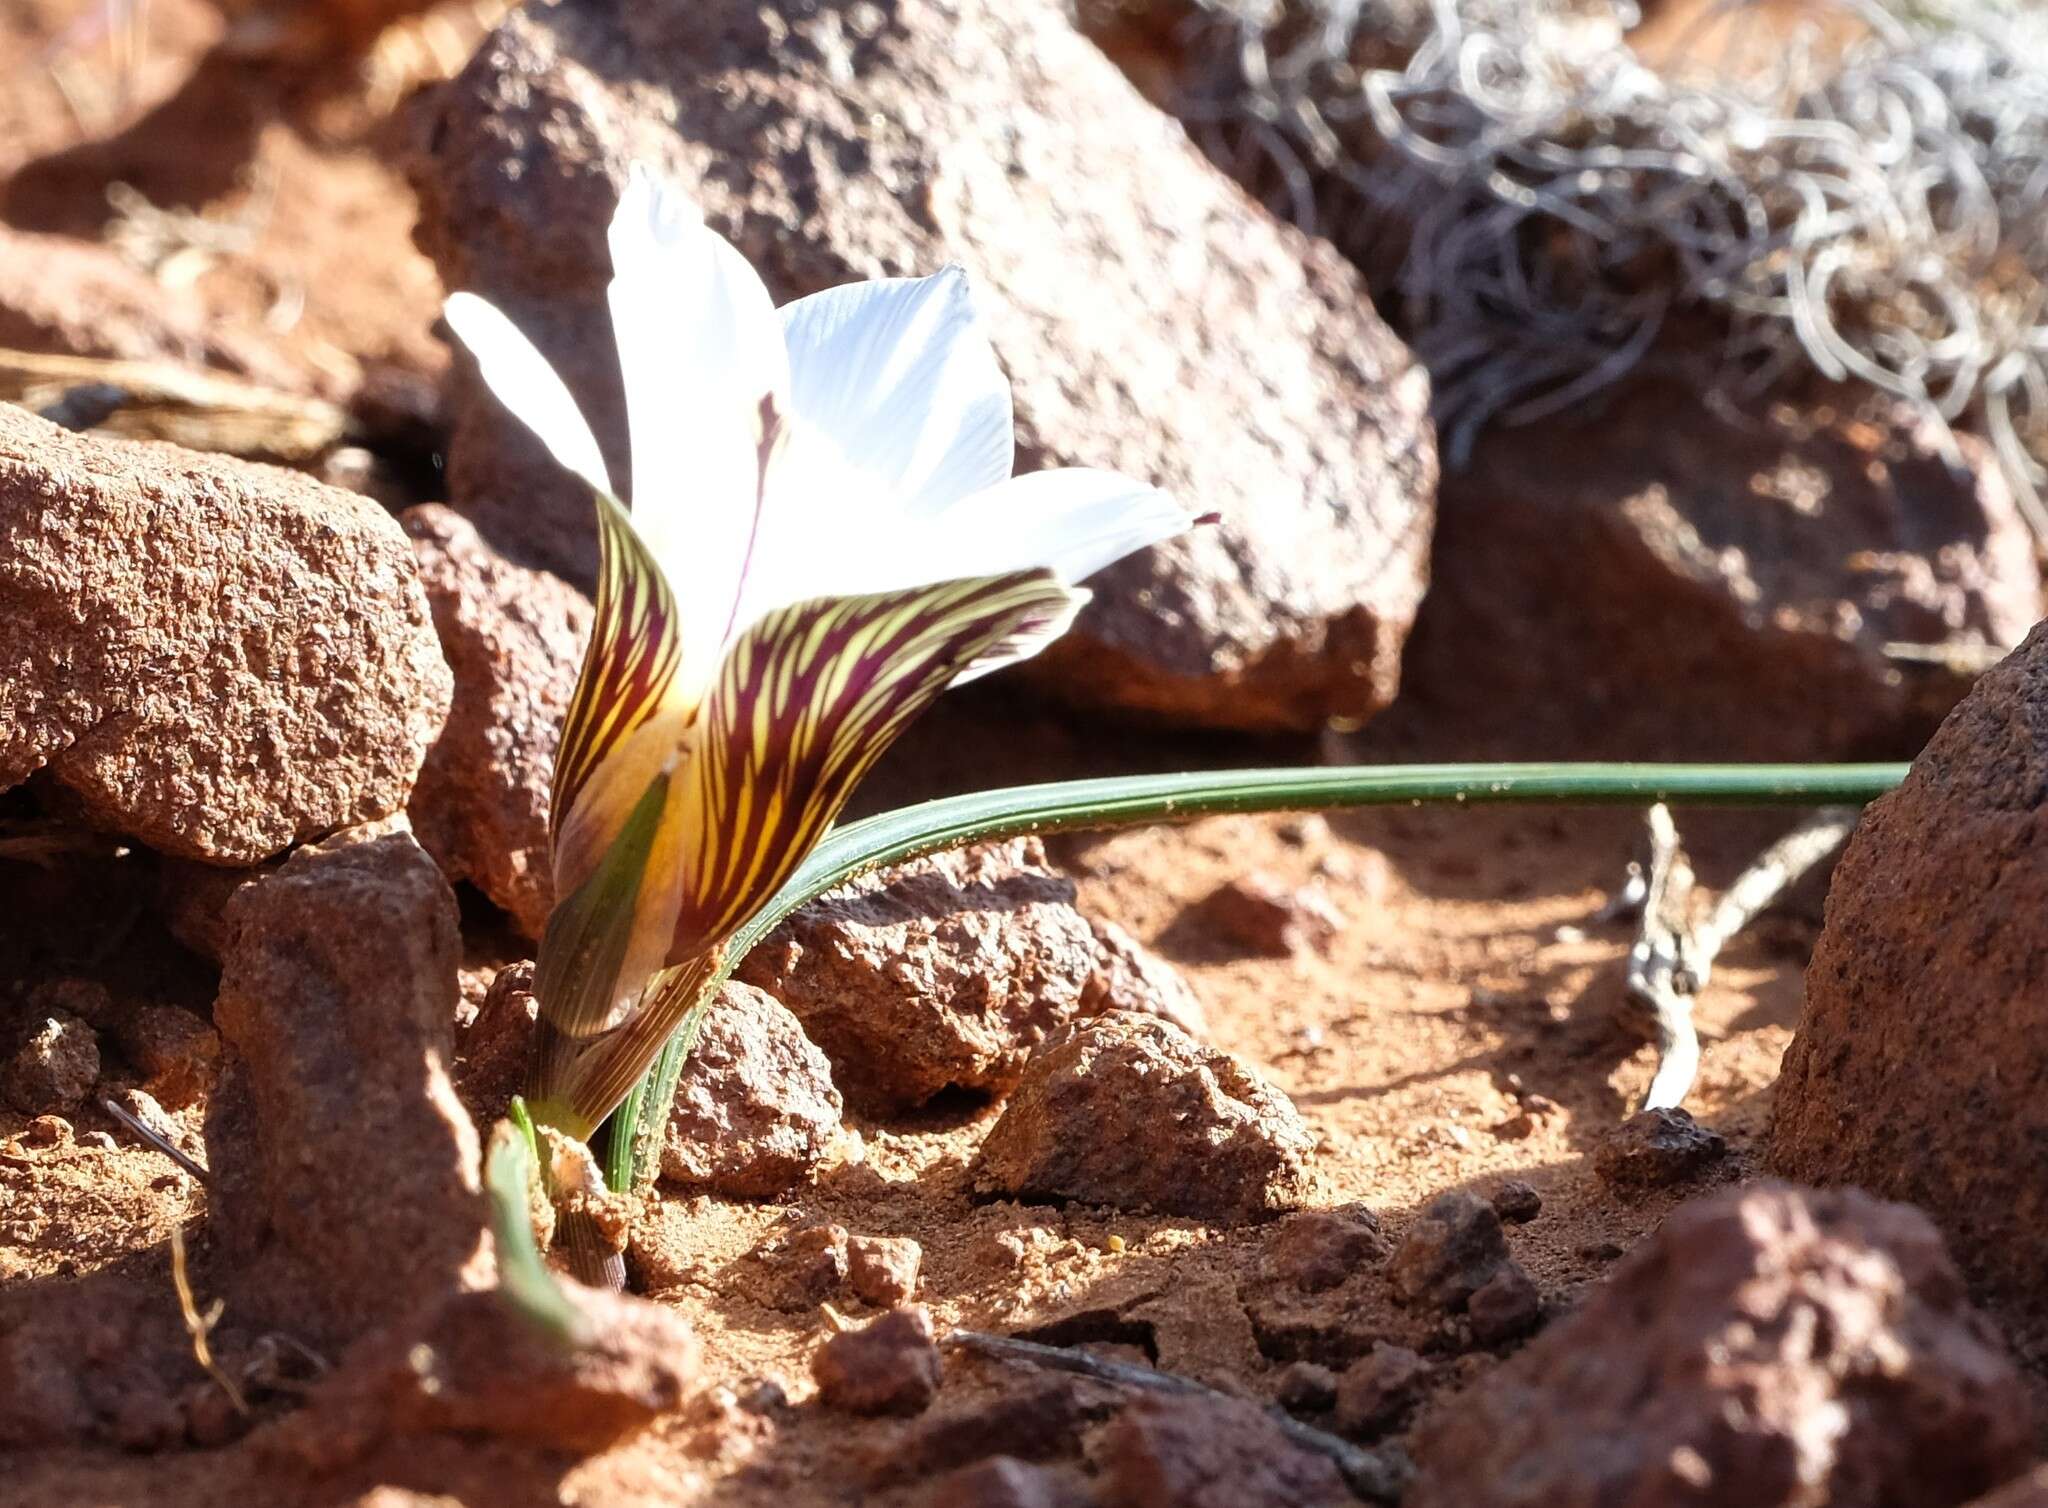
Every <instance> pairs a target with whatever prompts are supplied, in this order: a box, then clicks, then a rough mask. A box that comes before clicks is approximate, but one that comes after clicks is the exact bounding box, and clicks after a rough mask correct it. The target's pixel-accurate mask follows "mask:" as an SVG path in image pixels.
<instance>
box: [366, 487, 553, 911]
mask: <svg viewBox="0 0 2048 1508" xmlns="http://www.w3.org/2000/svg"><path fill="white" fill-rule="evenodd" d="M401 522H403V524H404V525H405V532H406V533H407V534H409V535H410V536H411V537H412V547H413V553H414V555H415V557H416V558H417V559H418V561H419V568H420V580H421V582H422V583H423V584H424V585H425V588H426V593H427V602H428V605H429V606H430V607H431V608H432V609H433V614H434V628H435V631H436V632H437V633H438V634H439V635H440V638H441V649H442V652H443V653H444V654H445V655H446V656H447V658H448V666H449V669H450V670H451V671H452V672H453V675H454V681H455V697H454V703H453V705H452V706H451V707H450V708H449V712H448V721H447V724H446V726H444V727H443V728H442V730H441V736H440V737H439V738H437V739H436V740H435V741H434V746H433V747H432V748H431V749H429V750H428V751H427V759H426V763H425V764H424V765H423V766H422V767H421V769H420V778H419V784H418V785H417V786H416V787H415V788H414V790H413V796H412V802H411V805H410V807H409V808H408V809H409V811H410V812H411V814H412V824H413V831H414V832H416V833H417V834H418V835H419V840H420V846H421V847H423V848H425V849H426V851H427V852H428V853H430V854H432V855H433V856H434V860H435V862H436V863H438V864H439V865H440V866H441V868H442V870H443V872H445V873H446V874H447V876H448V878H449V879H451V880H468V881H469V882H470V883H471V884H473V885H475V886H476V887H477V889H479V890H481V891H482V892H483V893H484V894H485V895H487V896H489V897H490V898H491V900H492V901H494V902H496V903H497V904H498V905H499V906H501V907H503V908H504V909H505V910H506V911H507V912H509V913H511V916H512V919H513V921H514V922H516V923H517V924H518V926H519V930H520V931H521V932H523V933H525V934H526V936H527V937H529V938H532V939H534V940H536V941H538V940H539V938H540V935H541V932H542V930H543V929H544V928H545V927H546V926H547V919H548V911H549V909H550V908H551V907H552V906H553V905H554V896H555V889H554V879H553V876H552V874H551V873H550V870H549V862H548V805H549V803H548V793H549V788H550V784H551V782H552V781H553V778H554V767H555V744H556V742H557V741H558V739H559V737H560V734H561V725H562V719H563V717H564V716H565V715H566V714H567V711H568V707H569V698H570V696H571V695H572V694H573V693H574V692H575V690H576V673H577V669H578V667H579V666H580V665H581V664H582V661H583V646H584V644H585V642H587V641H588V639H589V637H590V614H591V607H590V603H589V602H588V601H587V600H586V599H585V598H584V596H583V594H582V593H580V592H578V591H577V590H576V589H575V588H574V587H571V586H569V585H568V584H567V583H565V582H564V581H562V580H561V579H560V578H559V577H557V576H553V575H550V574H549V573H547V572H546V571H530V570H527V569H525V568H524V567H522V566H517V565H514V564H513V563H512V562H510V561H508V560H506V559H505V558H504V557H503V556H502V555H500V554H498V552H497V551H496V550H494V549H492V548H491V547H490V545H489V544H487V543H485V541H484V540H483V539H482V538H481V537H479V535H478V534H477V532H476V527H475V526H474V525H473V524H471V523H470V522H469V521H468V520H467V519H465V518H463V517H462V516H461V515H460V514H458V513H455V512H453V511H452V510H450V509H448V508H444V507H442V506H441V505H440V504H438V503H428V504H424V505H422V506H420V507H417V508H412V509H409V510H408V511H407V512H406V513H405V515H404V517H403V519H402V520H401Z"/></svg>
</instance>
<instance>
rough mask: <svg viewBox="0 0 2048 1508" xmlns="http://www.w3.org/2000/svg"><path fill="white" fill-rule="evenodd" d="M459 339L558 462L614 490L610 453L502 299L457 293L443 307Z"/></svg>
mask: <svg viewBox="0 0 2048 1508" xmlns="http://www.w3.org/2000/svg"><path fill="white" fill-rule="evenodd" d="M442 314H443V316H444V317H445V318H446V319H447V321H448V328H449V329H451V330H453V331H454V332H455V334H456V336H457V338H458V339H460V340H461V342H462V343H463V344H464V345H465V346H467V347H469V352H470V354H471V355H472V356H474V357H475V358H476V364H477V370H478V372H479V373H481V374H482V376H483V379H484V383H485V385H486V386H488V387H489V388H490V390H491V391H492V392H493V393H494V394H496V395H497V399H498V401H499V402H500V403H502V404H504V405H505V407H506V408H508V409H510V410H511V411H512V414H513V416H514V417H515V418H517V419H518V420H519V422H520V423H522V424H524V425H525V426H526V427H527V428H528V429H530V430H532V431H533V433H534V435H535V436H536V437H537V438H538V439H539V440H540V442H541V444H543V445H545V446H546V447H547V448H548V453H549V454H550V455H552V456H553V457H554V458H555V460H556V462H557V463H558V464H559V465H561V466H562V467H564V468H565V469H566V470H569V471H572V472H574V473H575V474H576V475H577V476H580V477H582V478H583V480H584V481H586V482H588V483H590V485H591V486H592V487H594V488H596V489H597V490H598V491H599V492H610V491H611V490H612V484H611V481H610V479H609V478H608V477H606V475H605V470H604V456H603V454H602V453H601V452H600V451H599V450H598V448H597V440H596V437H595V436H593V435H592V434H591V433H590V425H589V424H588V423H586V422H585V420H584V418H583V411H582V410H581V409H579V408H578V407H577V406H576V400H575V399H574V398H572V397H570V396H569V389H568V388H567V387H566V386H564V385H563V382H562V379H561V378H560V377H559V376H557V375H556V373H555V369H554V368H553V367H551V366H549V365H548V359H547V358H546V357H545V356H543V355H541V354H540V352H539V351H537V350H535V349H534V345H533V342H532V341H530V340H528V339H527V338H526V337H525V336H524V335H523V334H521V333H520V330H519V327H518V326H517V325H515V324H513V323H512V321H511V320H509V319H507V318H506V317H505V316H504V314H503V313H502V312H500V310H499V309H498V308H497V306H496V305H494V304H490V303H487V302H485V301H484V300H483V299H480V298H478V297H477V296H476V295H475V294H474V293H454V294H450V295H449V297H448V302H447V304H446V305H445V306H444V307H443V309H442Z"/></svg>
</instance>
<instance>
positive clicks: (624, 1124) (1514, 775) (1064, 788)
mask: <svg viewBox="0 0 2048 1508" xmlns="http://www.w3.org/2000/svg"><path fill="white" fill-rule="evenodd" d="M1906 770H1907V766H1905V765H1903V764H1808V765H1799V764H1789V765H1702V764H1441V765H1378V766H1373V765H1363V766H1361V765H1352V766H1342V767H1336V768H1331V769H1314V770H1222V771H1215V772H1208V773H1202V774H1193V775H1185V774H1181V775H1134V776H1113V777H1109V778H1105V779H1099V780H1069V781H1059V782H1055V783H1052V784H1047V785H1027V786H1015V787H1012V788H1010V789H1008V790H1000V791H976V792H973V793H971V794H969V795H965V796H949V797H947V798H945V799H944V800H940V801H927V802H923V803H921V804H919V805H917V806H908V807H902V808H900V809H898V810H896V811H893V812H884V813H882V814H881V815H879V816H875V817H869V818H866V819H864V820H863V821H860V822H854V823H851V824H849V825H847V826H845V827H842V828H839V829H838V830H836V831H835V832H833V833H831V834H829V835H828V836H827V837H826V838H825V840H824V841H823V842H821V843H820V844H819V845H818V846H817V848H816V849H815V850H813V852H812V853H811V855H810V857H809V858H808V859H806V860H805V861H804V863H803V865H802V867H801V868H799V869H798V870H797V872H796V874H795V875H793V876H792V877H791V878H790V881H789V883H788V884H786V885H784V886H783V887H782V889H781V890H780V891H778V892H777V893H776V895H775V897H774V898H773V899H772V900H770V901H769V903H768V904H767V905H766V906H764V907H762V908H761V910H760V911H759V912H758V913H756V914H755V915H754V916H753V917H751V918H749V919H748V920H747V921H746V922H745V923H744V924H743V925H742V926H741V927H740V928H739V929H738V930H737V931H736V932H735V933H734V934H733V936H732V938H731V940H730V942H729V944H728V949H727V954H726V956H727V958H728V959H729V960H730V962H731V963H732V964H737V963H738V962H739V961H740V960H741V959H743V958H745V957H746V955H747V953H748V951H749V950H750V949H751V948H753V947H754V945H755V944H756V943H758V942H760V941H761V939H762V938H764V937H766V936H767V935H768V933H769V932H771V931H772V930H774V928H775V927H776V926H777V925H779V924H780V923H781V922H782V920H783V918H785V917H787V916H788V915H789V914H790V913H791V912H792V911H795V910H796V909H797V908H798V907H800V906H803V905H805V904H807V903H808V902H810V901H813V900H815V899H817V897H819V896H820V895H823V894H824V893H825V892H827V891H829V890H835V889H837V888H838V887H839V886H841V885H844V884H845V883H846V882H847V881H849V880H851V879H854V878H856V877H857V876H859V875H862V874H865V873H867V872H868V871H870V870H873V869H878V868H880V867H881V866H883V865H885V864H897V863H901V862H903V861H904V860H906V859H912V858H916V857H918V856H919V855H922V854H928V853H935V852H937V851H939V850H941V849H946V848H953V847H957V846H958V845H960V844H963V843H976V842H987V841H990V840H993V839H999V838H1015V837H1025V836H1030V835H1037V834H1044V833H1053V832H1070V831H1075V830H1078V829H1100V828H1115V827H1136V826H1143V825H1146V824H1149V823H1155V822H1186V821H1191V820H1193V819H1194V818H1197V817H1210V816H1216V815H1219V814H1222V813H1226V812H1286V811H1334V810H1339V809H1342V808H1346V807H1361V806H1420V805H1423V804H1424V803H1452V804H1456V805H1463V806H1477V805H1482V804H1484V805H1553V806H1557V805H1571V806H1648V805H1650V804H1651V803H1652V802H1657V801H1665V802H1670V803H1672V804H1673V805H1689V806H1853V805H1860V804H1862V803H1863V802H1866V801H1869V800H1872V799H1874V798H1875V797H1878V796H1881V795H1883V794H1884V793H1885V792H1886V791H1888V790H1890V789H1892V787H1894V786H1896V785H1897V784H1898V783H1899V782H1900V781H1901V780H1903V779H1904V778H1905V775H1906ZM701 1011H702V1007H699V1008H698V1010H696V1011H693V1012H692V1013H691V1015H690V1017H689V1019H688V1020H686V1021H685V1022H684V1024H683V1026H682V1027H680V1028H679V1029H678V1030H677V1032H676V1033H675V1035H674V1036H672V1037H671V1038H670V1039H669V1041H668V1044H667V1046H666V1047H665V1048H664V1049H663V1051H662V1054H661V1056H660V1058H659V1059H658V1060H657V1061H656V1064H655V1066H654V1067H653V1068H652V1069H651V1070H650V1071H649V1074H648V1076H647V1077H646V1078H643V1079H642V1081H641V1083H640V1085H639V1087H637V1088H636V1089H635V1090H634V1091H633V1093H632V1094H631V1095H629V1096H628V1097H627V1098H626V1100H625V1102H624V1103H623V1104H621V1105H620V1106H619V1109H618V1111H617V1112H616V1113H615V1114H614V1115H613V1117H612V1120H611V1123H610V1124H611V1127H612V1132H611V1140H610V1143H609V1146H608V1149H607V1153H606V1167H605V1176H606V1178H607V1180H608V1181H609V1182H610V1183H611V1184H612V1186H613V1187H614V1188H621V1189H623V1188H629V1187H631V1186H632V1183H633V1174H634V1168H635V1164H636V1161H640V1162H641V1163H642V1165H644V1156H643V1157H640V1158H636V1153H643V1154H644V1151H645V1149H644V1148H642V1147H640V1146H637V1145H636V1143H639V1142H641V1141H643V1140H645V1141H647V1142H649V1143H650V1144H651V1143H652V1138H651V1137H649V1138H642V1137H641V1136H640V1129H641V1128H640V1121H641V1118H642V1116H643V1115H644V1113H645V1108H646V1106H648V1105H650V1104H652V1105H665V1104H666V1103H667V1101H668V1099H669V1098H670V1097H672V1096H673V1095H674V1093H675V1082H676V1075H677V1074H678V1073H680V1072H681V1069H682V1063H683V1059H684V1058H685V1057H686V1056H687V1055H688V1052H689V1047H690V1043H691V1042H692V1041H693V1040H694V1038H695V1037H696V1027H697V1022H698V1018H699V1016H700V1015H701Z"/></svg>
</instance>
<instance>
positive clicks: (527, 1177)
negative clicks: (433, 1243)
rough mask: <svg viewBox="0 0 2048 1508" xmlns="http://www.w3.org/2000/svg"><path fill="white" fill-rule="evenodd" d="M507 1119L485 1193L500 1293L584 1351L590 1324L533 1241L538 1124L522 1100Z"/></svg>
mask: <svg viewBox="0 0 2048 1508" xmlns="http://www.w3.org/2000/svg"><path fill="white" fill-rule="evenodd" d="M507 1114H508V1118H507V1119H505V1120H502V1121H499V1122H498V1124H497V1125H496V1126H495V1127H493V1128H492V1130H491V1146H490V1151H489V1153H488V1154H487V1155H486V1157H485V1159H484V1192H485V1195H486V1196H487V1197H488V1198H489V1200H490V1205H491V1230H492V1233H493V1234H494V1235H495V1236H496V1237H497V1245H498V1291H499V1293H500V1294H502V1295H503V1296H504V1298H505V1300H506V1301H507V1302H508V1303H510V1304H511V1305H512V1307H513V1308H514V1309H516V1310H518V1311H519V1313H520V1314H522V1315H524V1316H525V1317H526V1318H527V1319H528V1320H529V1321H531V1322H532V1323H533V1324H534V1326H535V1327H536V1328H538V1329H540V1330H542V1331H544V1332H545V1333H546V1334H548V1335H551V1336H553V1337H554V1338H555V1339H556V1340H558V1341H560V1342H561V1343H562V1344H563V1345H565V1346H579V1345H584V1344H586V1343H587V1342H588V1341H589V1339H590V1335H589V1328H590V1327H589V1324H588V1322H587V1321H586V1320H585V1318H584V1316H583V1313H582V1311H581V1310H579V1309H577V1308H576V1306H575V1305H574V1304H572V1303H570V1302H569V1299H568V1296H567V1295H566V1294H564V1293H563V1292H562V1286H561V1284H560V1283H558V1282H557V1281H556V1280H555V1275H554V1274H553V1273H552V1272H550V1271H548V1266H547V1263H546V1262H545V1261H544V1260H542V1258H541V1254H540V1247H539V1246H538V1245H537V1244H536V1243H535V1242H534V1239H533V1219H532V1216H531V1215H530V1214H528V1212H527V1199H528V1197H529V1193H528V1191H529V1190H531V1189H532V1188H533V1186H534V1182H535V1179H536V1177H537V1174H538V1170H539V1167H540V1153H539V1148H538V1146H537V1144H536V1142H535V1139H534V1130H533V1122H532V1120H531V1119H530V1118H529V1117H528V1116H527V1113H526V1105H525V1103H524V1102H523V1101H521V1100H519V1099H514V1100H513V1101H512V1105H511V1109H510V1110H509V1111H508V1113H507Z"/></svg>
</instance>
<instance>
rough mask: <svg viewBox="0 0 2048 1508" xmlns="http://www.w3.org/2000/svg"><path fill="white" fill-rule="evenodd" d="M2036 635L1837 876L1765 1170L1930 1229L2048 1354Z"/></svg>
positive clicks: (1882, 811)
mask: <svg viewBox="0 0 2048 1508" xmlns="http://www.w3.org/2000/svg"><path fill="white" fill-rule="evenodd" d="M2044 1146H2048V627H2043V628H2037V629H2035V630H2034V632H2033V633H2032V634H2031V635H2029V636H2028V638H2027V641H2026V643H2025V644H2024V645H2022V646H2021V647H2020V648H2019V649H2018V650H2016V651H2015V652H2014V653H2013V654H2011V655H2010V656H2008V657H2007V658H2006V660H2005V661H2004V662H2003V663H2002V664H2000V665H1998V666H1997V667H1995V668H1994V669H1993V670H1991V671H1990V672H1989V673H1988V674H1986V675H1985V676H1984V677H1983V679H1982V680H1980V681H1979V682H1978V683H1977V686H1976V689H1975V690H1973V691H1972V692H1971V693H1970V694H1969V696H1968V697H1966V698H1965V699H1964V700H1963V702H1962V704H1961V705H1960V706H1958V707H1957V708H1956V710H1955V711H1954V712H1953V713H1952V714H1951V715H1950V717H1949V719H1948V721H1947V722H1946V723H1945V724H1943V726H1942V728H1941V731H1940V732H1939V733H1937V734H1936V735H1935V737H1934V739H1933V741H1932V742H1930V743H1929V744H1928V745H1927V748H1926V749H1925V750H1924V751H1923V752H1922V753H1921V755H1920V757H1919V759H1918V760H1916V761H1915V762H1914V765H1913V770H1912V773H1911V774H1910V775H1908V776H1907V777H1906V781H1905V784H1904V785H1902V786H1901V787H1900V788H1899V789H1898V790H1896V791H1894V792H1892V793H1891V794H1890V795H1888V796H1886V797H1884V798H1883V799H1881V800H1879V801H1877V802H1875V803H1873V804H1872V805H1871V806H1870V808H1869V809H1868V810H1867V811H1866V813H1865V814H1864V818H1863V821H1862V824H1861V825H1860V826H1859V827H1858V828H1857V830H1856V833H1855V835H1854V836H1853V837H1852V838H1851V839H1850V840H1849V846H1848V848H1847V850H1846V851H1845V852H1844V854H1843V856H1842V858H1841V861H1840V862H1839V864H1837V866H1836V868H1835V876H1834V883H1833V885H1832V887H1831V888H1830V890H1829V892H1828V900H1827V913H1826V921H1825V924H1824V925H1823V926H1822V929H1821V935H1820V939H1819V941H1818V942H1817V943H1816V944H1815V946H1814V952H1813V961H1812V963H1811V964H1810V965H1809V966H1808V968H1807V971H1806V1006H1805V1009H1804V1011H1803V1012H1802V1013H1801V1015H1800V1019H1799V1029H1798V1031H1797V1033H1796V1034H1795V1035H1794V1036H1793V1039H1792V1045H1791V1046H1790V1047H1789V1048H1788V1049H1787V1050H1786V1053H1785V1062H1784V1068H1783V1074H1782V1076H1781V1078H1780V1079H1779V1081H1778V1087H1777V1093H1776V1097H1775V1107H1774V1111H1773V1115H1772V1122H1771V1133H1770V1145H1769V1150H1768V1153H1767V1158H1768V1162H1769V1165H1770V1166H1771V1168H1772V1169H1773V1170H1775V1171H1777V1172H1781V1173H1784V1174H1786V1175H1787V1176H1789V1177H1796V1178H1801V1179H1805V1180H1808V1181H1811V1182H1815V1183H1853V1184H1857V1185H1860V1186H1862V1187H1864V1188H1867V1189H1870V1190H1872V1191H1874V1192H1876V1193H1879V1194H1883V1195H1885V1196H1886V1197H1888V1198H1894V1199H1905V1200H1909V1201H1911V1202H1912V1203H1914V1204H1916V1205H1918V1206H1920V1207H1921V1208H1922V1209H1924V1210H1926V1211H1927V1213H1928V1214H1930V1215H1931V1216H1933V1218H1934V1220H1935V1222H1936V1223H1937V1224H1938V1225H1940V1226H1941V1228H1942V1230H1943V1232H1944V1233H1945V1234H1946V1235H1947V1237H1948V1240H1949V1243H1950V1246H1951V1247H1952V1249H1953V1250H1954V1251H1955V1254H1956V1257H1957V1260H1958V1261H1959V1262H1961V1263H1962V1265H1963V1268H1964V1270H1965V1271H1966V1272H1967V1273H1968V1274H1969V1275H1970V1276H1971V1278H1972V1279H1973V1280H1974V1281H1975V1282H1976V1283H1977V1284H1978V1285H1979V1288H1980V1291H1981V1293H1982V1294H1984V1295H1985V1296H1986V1297H1989V1298H1992V1299H1995V1300H1996V1301H1997V1304H1998V1307H1999V1310H2000V1313H2001V1317H2002V1318H2003V1319H2005V1320H2006V1322H2007V1323H2008V1325H2009V1326H2011V1327H2012V1329H2013V1330H2014V1331H2015V1332H2016V1333H2017V1335H2018V1336H2019V1337H2020V1339H2021V1342H2022V1344H2023V1345H2024V1346H2025V1347H2027V1348H2028V1349H2030V1350H2032V1351H2034V1352H2035V1353H2036V1354H2048V1349H2044V1348H2048V1275H2044V1271H2048V1270H2044V1266H2043V1263H2042V1260H2041V1232H2042V1231H2043V1230H2048V1159H2044V1158H2043V1156H2042V1148H2043V1147H2044Z"/></svg>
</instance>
